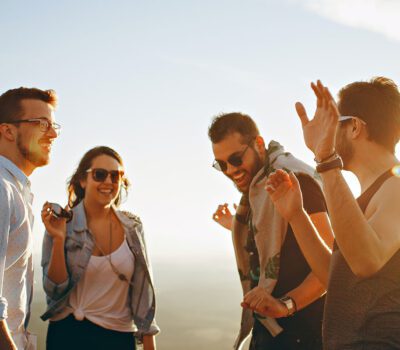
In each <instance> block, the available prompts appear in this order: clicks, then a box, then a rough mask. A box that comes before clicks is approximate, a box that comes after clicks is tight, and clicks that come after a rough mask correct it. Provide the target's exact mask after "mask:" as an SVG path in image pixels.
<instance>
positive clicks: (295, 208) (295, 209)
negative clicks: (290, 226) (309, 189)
mask: <svg viewBox="0 0 400 350" xmlns="http://www.w3.org/2000/svg"><path fill="white" fill-rule="evenodd" d="M265 189H266V190H267V192H268V194H269V195H270V197H271V200H272V201H273V202H274V205H275V207H276V209H277V210H278V212H279V214H281V216H282V217H283V218H284V219H285V220H286V221H288V222H290V221H291V220H292V218H293V217H294V216H295V215H296V214H299V213H302V212H303V198H302V195H301V189H300V184H299V181H298V180H297V178H296V176H295V175H294V174H293V173H290V174H288V173H287V172H286V171H284V170H281V169H278V170H276V171H275V172H273V173H272V174H270V175H269V177H268V180H267V184H266V187H265Z"/></svg>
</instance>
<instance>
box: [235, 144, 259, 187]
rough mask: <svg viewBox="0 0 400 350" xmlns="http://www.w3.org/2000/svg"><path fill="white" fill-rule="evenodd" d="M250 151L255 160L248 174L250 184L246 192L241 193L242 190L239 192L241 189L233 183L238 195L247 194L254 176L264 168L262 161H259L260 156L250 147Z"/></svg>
mask: <svg viewBox="0 0 400 350" xmlns="http://www.w3.org/2000/svg"><path fill="white" fill-rule="evenodd" d="M251 149H252V150H253V152H254V155H255V160H254V166H253V167H252V169H251V173H250V177H251V180H250V183H249V187H248V188H247V190H245V191H243V190H241V189H240V188H239V187H238V186H237V185H236V183H235V182H233V184H234V185H235V187H236V189H237V190H238V191H239V192H240V193H243V194H244V193H248V192H249V189H250V184H251V183H252V182H253V179H254V176H256V175H257V173H258V172H259V171H260V170H261V168H262V167H263V166H264V162H263V160H262V159H261V157H260V155H259V154H258V153H257V152H256V151H255V150H254V148H252V147H251Z"/></svg>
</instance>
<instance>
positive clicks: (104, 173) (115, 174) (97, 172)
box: [86, 168, 124, 184]
mask: <svg viewBox="0 0 400 350" xmlns="http://www.w3.org/2000/svg"><path fill="white" fill-rule="evenodd" d="M86 172H87V173H92V179H93V180H94V181H96V182H104V181H106V179H107V177H108V175H109V174H110V177H111V182H112V183H113V184H116V183H118V182H119V181H120V180H121V179H122V177H123V176H124V172H123V170H107V169H103V168H93V169H88V170H86Z"/></svg>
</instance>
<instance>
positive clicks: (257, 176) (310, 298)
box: [208, 113, 333, 350]
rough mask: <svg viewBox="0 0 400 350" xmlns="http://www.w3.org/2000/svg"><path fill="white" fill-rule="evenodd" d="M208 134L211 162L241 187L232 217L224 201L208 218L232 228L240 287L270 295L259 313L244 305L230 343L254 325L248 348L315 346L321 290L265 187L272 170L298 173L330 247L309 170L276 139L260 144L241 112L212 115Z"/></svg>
mask: <svg viewBox="0 0 400 350" xmlns="http://www.w3.org/2000/svg"><path fill="white" fill-rule="evenodd" d="M208 135H209V138H210V140H211V142H212V149H213V153H214V156H215V161H214V164H213V167H214V168H215V169H217V170H219V171H221V172H222V173H223V174H224V175H225V176H227V177H228V178H229V179H230V180H232V181H233V183H234V185H235V186H236V188H237V189H238V190H239V191H240V192H241V193H242V198H241V201H240V204H239V206H238V207H237V208H236V213H235V215H234V216H233V215H231V213H230V211H229V209H228V205H227V204H224V205H220V206H219V207H218V209H217V211H216V212H215V213H214V215H213V219H214V220H215V221H216V222H218V223H219V224H221V225H222V226H223V227H225V228H227V229H229V230H231V231H232V236H233V244H234V248H235V253H236V261H237V266H238V270H239V275H240V280H241V283H242V288H243V293H244V294H246V295H247V293H255V294H258V293H262V295H263V296H267V297H268V298H269V303H268V311H267V313H266V314H265V315H264V316H261V315H259V314H257V313H253V312H252V311H251V310H249V309H247V308H244V309H243V312H242V322H241V329H240V333H239V335H238V338H237V340H236V343H235V349H240V348H241V347H242V344H243V341H244V339H245V338H246V337H247V336H248V334H249V333H250V332H251V329H252V328H253V331H252V340H251V344H250V349H251V350H261V349H262V350H264V349H272V350H274V349H276V350H285V349H304V350H306V349H307V350H317V349H318V350H321V349H322V341H321V325H322V313H323V304H324V298H323V294H324V293H325V288H323V287H322V285H321V283H320V282H319V280H318V279H317V278H316V277H315V276H314V275H313V274H312V273H311V269H310V267H309V266H308V264H307V262H306V260H305V258H304V256H303V255H302V253H301V251H300V248H299V247H298V245H297V243H296V240H295V238H294V235H293V232H292V228H291V227H290V226H289V225H288V223H287V221H285V220H284V219H283V218H282V217H281V215H279V213H278V212H277V211H276V210H275V208H274V205H273V203H272V201H271V200H270V199H269V196H268V194H267V193H266V192H265V190H264V186H265V182H266V179H267V177H268V175H269V174H270V173H271V172H273V171H274V170H275V169H280V168H285V169H290V170H292V171H295V172H296V173H297V174H299V178H300V183H301V187H302V189H303V191H304V204H305V207H306V209H307V212H308V213H309V214H310V215H311V217H312V219H313V221H314V223H315V225H316V227H317V228H318V230H319V232H320V235H321V237H322V239H323V240H324V241H325V242H326V244H327V245H329V246H331V244H332V241H333V238H332V234H331V230H330V227H329V223H328V217H327V214H326V207H325V202H324V198H323V195H322V191H321V189H320V186H319V185H318V179H317V178H314V174H315V171H314V169H312V168H311V167H309V166H307V165H306V164H305V163H303V162H301V161H300V160H298V159H296V158H295V157H293V156H292V155H291V154H289V153H287V152H285V151H284V150H283V147H282V146H281V145H280V144H279V143H278V142H276V141H271V142H270V143H269V145H268V147H267V148H266V147H265V143H264V140H263V138H262V137H261V136H260V134H259V131H258V128H257V126H256V124H255V123H254V121H253V120H252V119H251V118H250V117H249V116H248V115H246V114H242V113H228V114H222V115H219V116H217V117H215V118H214V119H213V121H212V124H211V126H210V128H209V132H208ZM242 306H244V307H246V306H247V305H245V304H244V303H242Z"/></svg>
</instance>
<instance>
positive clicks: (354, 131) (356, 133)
mask: <svg viewBox="0 0 400 350" xmlns="http://www.w3.org/2000/svg"><path fill="white" fill-rule="evenodd" d="M364 129H365V124H364V123H363V122H362V121H361V120H360V119H358V118H354V119H352V120H351V135H350V137H351V138H352V139H356V138H358V137H360V135H361V133H362V132H363V130H364ZM365 132H367V129H365Z"/></svg>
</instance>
